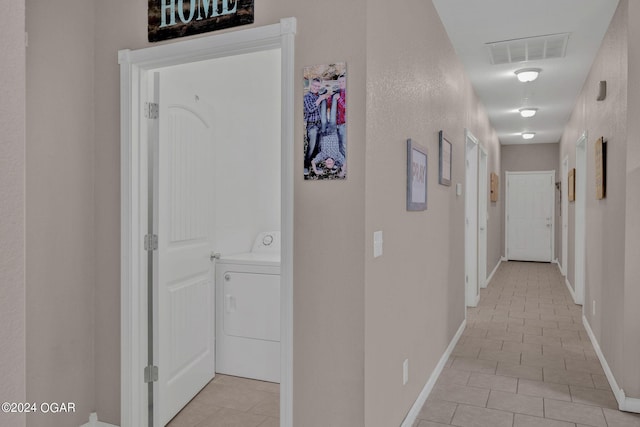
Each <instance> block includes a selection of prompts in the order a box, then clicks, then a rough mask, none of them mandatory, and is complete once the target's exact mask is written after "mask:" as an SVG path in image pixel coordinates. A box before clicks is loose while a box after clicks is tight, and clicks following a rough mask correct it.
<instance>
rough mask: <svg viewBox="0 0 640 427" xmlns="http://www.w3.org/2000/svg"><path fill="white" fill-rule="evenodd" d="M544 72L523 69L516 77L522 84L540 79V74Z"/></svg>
mask: <svg viewBox="0 0 640 427" xmlns="http://www.w3.org/2000/svg"><path fill="white" fill-rule="evenodd" d="M540 71H542V70H541V69H540V68H523V69H521V70H517V71H516V72H515V73H516V77H518V80H520V81H521V82H522V83H527V82H532V81H534V80H535V79H537V78H538V74H540Z"/></svg>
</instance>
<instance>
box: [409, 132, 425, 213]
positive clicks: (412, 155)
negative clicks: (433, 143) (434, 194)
mask: <svg viewBox="0 0 640 427" xmlns="http://www.w3.org/2000/svg"><path fill="white" fill-rule="evenodd" d="M426 209H427V150H426V149H425V148H424V147H421V146H419V145H417V144H415V143H413V141H412V140H411V139H407V210H408V211H424V210H426Z"/></svg>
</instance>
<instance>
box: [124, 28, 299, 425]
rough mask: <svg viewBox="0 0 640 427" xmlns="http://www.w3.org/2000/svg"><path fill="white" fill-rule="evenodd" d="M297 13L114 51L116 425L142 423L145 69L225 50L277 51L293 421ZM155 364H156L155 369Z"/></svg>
mask: <svg viewBox="0 0 640 427" xmlns="http://www.w3.org/2000/svg"><path fill="white" fill-rule="evenodd" d="M295 33H296V19H295V18H286V19H282V20H280V23H278V24H273V25H267V26H263V27H258V28H251V29H247V30H239V31H233V32H229V33H224V34H218V35H212V36H207V37H201V38H196V39H191V40H186V41H181V42H176V43H171V44H165V45H159V46H154V47H150V48H145V49H139V50H129V49H126V50H121V51H120V52H118V63H119V64H120V95H121V96H120V99H121V101H120V118H121V136H120V137H121V282H120V283H121V301H120V307H121V372H120V377H121V396H120V402H121V418H120V420H121V423H120V426H121V427H141V426H146V425H147V423H146V421H147V417H148V409H147V384H145V383H144V381H143V378H144V367H145V366H146V365H147V330H146V327H147V319H146V316H147V308H146V307H147V300H146V292H147V288H146V283H147V252H146V251H145V250H144V241H143V240H144V239H143V238H144V235H145V234H147V212H148V207H147V199H148V195H147V176H146V173H147V170H148V162H147V159H146V153H147V143H146V140H147V138H146V126H145V119H144V116H143V108H144V104H145V102H146V101H147V99H145V93H146V87H147V82H148V80H147V75H148V74H149V71H151V70H154V69H157V68H161V67H167V66H171V65H178V64H185V63H191V62H197V61H203V60H208V59H213V58H220V57H225V56H231V55H237V54H243V53H250V52H258V51H261V50H268V49H277V48H280V49H281V56H282V67H281V72H282V124H281V138H282V153H281V156H282V162H281V163H282V172H281V173H282V175H281V183H282V188H281V191H282V201H281V221H282V224H281V227H282V229H281V236H282V249H281V328H282V329H281V381H280V425H281V426H282V427H292V426H293V378H292V377H293V372H292V371H293V360H292V359H293V164H294V159H293V147H294V116H295V114H294V83H295V81H296V79H295V75H294V37H295ZM160 369H162V368H161V367H160Z"/></svg>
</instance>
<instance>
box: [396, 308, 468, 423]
mask: <svg viewBox="0 0 640 427" xmlns="http://www.w3.org/2000/svg"><path fill="white" fill-rule="evenodd" d="M466 325H467V319H464V320H463V321H462V324H461V325H460V327H459V328H458V332H456V334H455V336H454V337H453V339H452V340H451V342H450V343H449V346H448V347H447V349H446V350H445V352H444V354H443V355H442V357H441V358H440V361H439V362H438V364H437V365H436V368H435V369H434V370H433V372H432V373H431V376H430V377H429V380H427V383H426V384H425V386H424V388H423V389H422V391H421V392H420V394H419V395H418V398H417V399H416V401H415V403H414V404H413V406H412V407H411V410H409V413H408V414H407V416H406V417H405V419H404V421H403V422H402V424H401V425H400V427H412V426H413V423H414V422H415V421H416V419H417V418H418V414H419V413H420V410H421V409H422V406H423V405H424V402H426V401H427V398H428V397H429V394H430V393H431V390H433V386H434V385H435V384H436V381H437V380H438V377H439V376H440V374H441V373H442V370H443V369H444V365H446V364H447V361H448V360H449V356H451V353H452V352H453V349H454V348H455V346H456V344H457V343H458V340H460V337H461V336H462V333H463V332H464V328H465V326H466Z"/></svg>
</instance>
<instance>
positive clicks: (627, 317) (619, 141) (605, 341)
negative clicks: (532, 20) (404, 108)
mask: <svg viewBox="0 0 640 427" xmlns="http://www.w3.org/2000/svg"><path fill="white" fill-rule="evenodd" d="M629 3H630V2H629V1H628V0H621V1H620V4H619V6H618V10H617V11H616V13H615V15H614V17H613V19H612V21H611V25H610V27H609V30H608V31H607V34H606V35H605V38H604V40H603V42H602V46H601V48H600V50H599V52H598V55H597V57H596V59H595V61H594V64H593V66H592V68H591V71H590V73H589V76H588V77H587V80H586V82H585V85H584V88H583V90H582V93H581V94H580V96H579V98H578V101H577V103H576V107H575V109H574V111H573V114H572V116H571V119H570V121H569V124H568V125H567V128H566V130H565V132H564V135H563V137H562V140H561V143H560V156H559V161H561V159H564V157H565V156H567V155H568V156H569V167H570V168H573V167H575V144H576V141H577V140H578V138H579V137H580V136H581V135H582V133H583V131H585V130H586V131H587V132H588V141H587V148H586V152H587V171H586V175H587V189H586V192H587V199H586V230H587V233H586V272H585V273H586V274H585V276H586V289H585V310H584V314H585V316H586V318H587V320H588V322H589V324H590V326H591V328H592V329H593V332H594V333H595V336H596V338H597V340H598V342H599V344H600V347H601V348H602V352H603V354H604V356H605V358H606V360H607V362H608V364H609V366H610V367H611V370H612V372H613V374H614V376H615V378H616V380H617V382H618V385H619V386H620V387H622V388H623V389H624V390H625V391H626V392H627V393H628V394H629V393H630V394H631V395H635V396H638V394H637V393H638V392H639V391H640V390H639V386H638V369H637V366H635V365H637V358H636V364H635V365H634V366H633V367H632V368H630V367H629V365H630V364H631V363H630V359H628V358H630V357H633V356H631V354H633V353H627V350H626V349H625V346H626V345H632V346H634V347H633V348H634V349H635V354H636V355H637V354H638V352H637V350H638V347H637V345H638V336H637V335H636V336H632V334H631V332H632V331H633V330H635V331H636V332H637V326H636V325H637V324H638V320H639V319H638V315H637V306H636V304H633V306H632V307H630V306H629V305H625V300H627V299H628V295H626V293H625V241H627V242H629V240H628V239H629V238H632V239H633V240H635V241H637V240H638V239H637V235H635V236H629V235H628V234H627V235H626V236H627V237H625V231H626V227H625V219H626V217H625V206H626V203H627V198H628V197H629V196H630V198H631V199H632V198H634V197H636V196H632V195H631V193H632V192H633V191H636V190H635V189H632V188H633V187H634V186H633V184H631V181H629V184H630V186H631V188H627V179H628V173H629V175H630V176H631V178H633V176H634V175H633V174H634V169H635V167H636V166H637V159H635V160H633V159H632V160H630V164H629V163H628V162H627V152H628V150H627V141H629V144H630V145H632V144H637V138H635V136H634V135H632V134H630V133H628V127H627V117H629V123H630V124H631V123H633V122H634V121H637V117H636V116H634V115H631V113H632V111H631V110H630V111H629V112H628V111H627V91H628V90H632V89H633V90H634V91H635V90H637V89H634V88H632V87H631V86H628V84H627V70H628V69H627V63H628V43H627V34H628V29H629V28H632V27H633V26H634V25H635V26H637V25H638V22H640V21H638V20H637V18H638V13H637V11H636V13H635V15H634V16H630V15H628V14H627V11H628V8H629ZM630 19H636V20H633V21H631V20H630ZM601 80H606V81H607V98H606V100H604V101H596V97H597V91H598V83H599V82H600V81H601ZM634 96H635V97H637V94H634ZM635 112H636V113H637V112H638V110H635ZM601 136H604V137H605V139H607V141H608V151H607V157H608V158H607V166H608V168H607V196H606V198H605V199H604V200H596V198H595V170H594V169H595V149H594V144H595V141H596V140H597V139H598V138H599V137H601ZM634 150H635V149H634ZM633 152H634V153H635V151H633ZM625 165H627V167H625ZM634 165H635V166H634ZM629 166H630V167H631V170H629V171H628V167H629ZM636 179H637V178H636ZM628 190H630V191H628ZM636 192H637V191H636ZM574 215H575V209H574V204H573V203H570V211H569V218H570V230H569V231H570V235H569V253H570V255H569V256H570V257H569V266H570V268H569V273H570V274H569V280H570V281H571V283H572V284H573V281H574V274H573V260H574V255H573V253H574V248H573V242H574V238H575V237H574V224H573V218H574ZM629 243H631V242H629ZM635 244H636V243H631V246H633V245H635ZM631 249H632V253H631V254H633V253H634V252H633V248H631ZM635 253H636V254H637V252H635ZM627 259H629V258H627ZM632 262H634V263H637V259H634V260H633V261H632ZM631 271H632V270H630V273H631ZM634 286H635V287H637V282H635V284H634ZM593 301H595V302H596V313H595V315H593V314H592V311H591V308H592V303H593ZM635 302H636V303H637V299H636V300H635ZM623 308H624V309H623ZM629 309H631V310H632V312H633V313H630V312H628V311H627V310H629ZM627 322H629V323H627ZM632 372H633V374H634V375H629V374H631V373H632Z"/></svg>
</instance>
